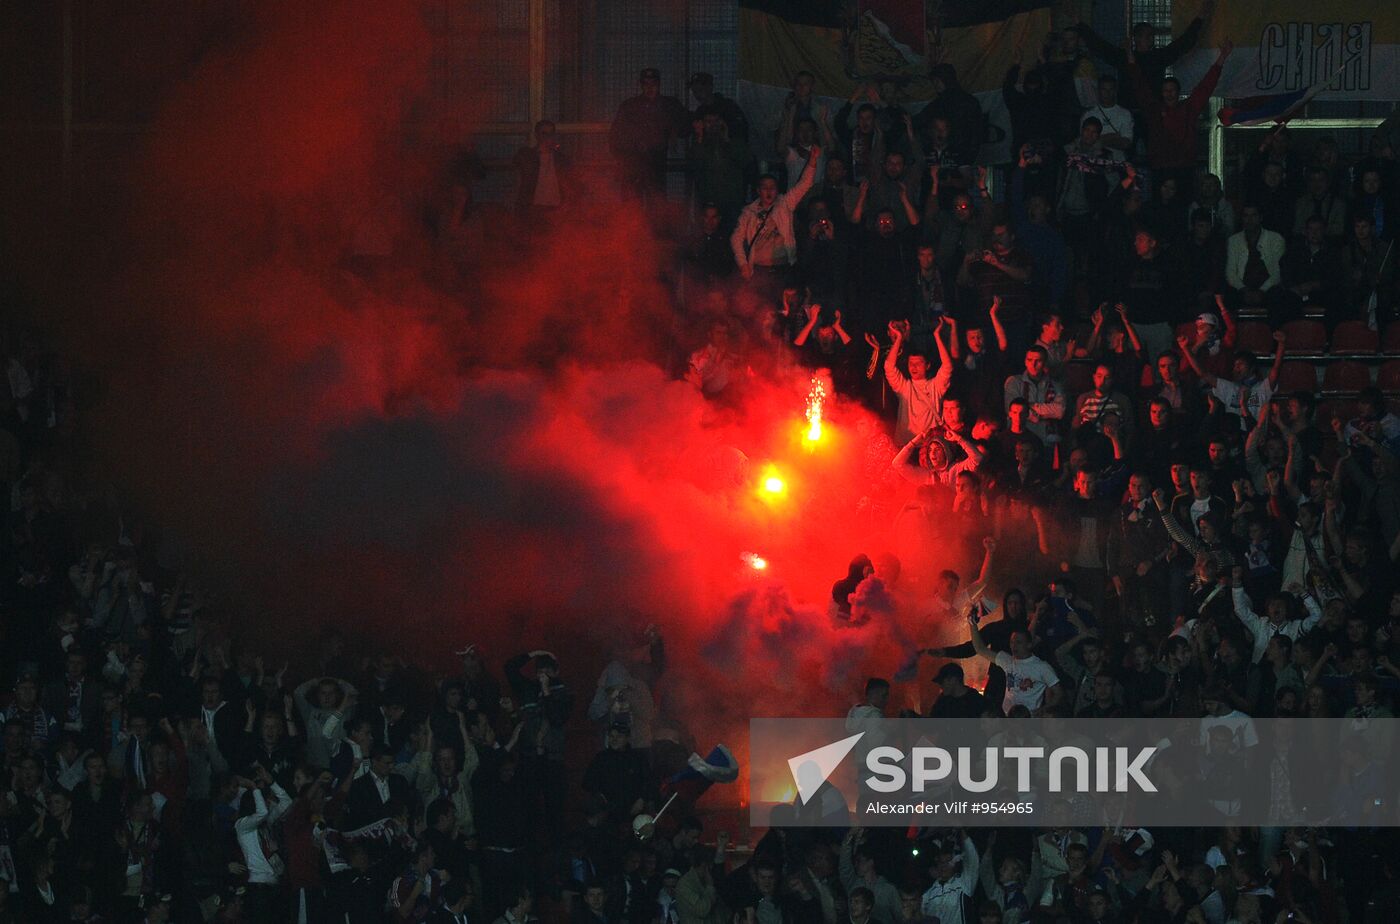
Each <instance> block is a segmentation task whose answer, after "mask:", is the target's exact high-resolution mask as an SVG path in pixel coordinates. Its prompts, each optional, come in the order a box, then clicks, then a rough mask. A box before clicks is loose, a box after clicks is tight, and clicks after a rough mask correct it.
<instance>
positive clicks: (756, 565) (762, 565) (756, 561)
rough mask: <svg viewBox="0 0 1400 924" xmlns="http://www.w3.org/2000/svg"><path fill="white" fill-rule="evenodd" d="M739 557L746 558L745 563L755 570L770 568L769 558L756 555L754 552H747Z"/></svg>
mask: <svg viewBox="0 0 1400 924" xmlns="http://www.w3.org/2000/svg"><path fill="white" fill-rule="evenodd" d="M739 557H740V558H742V559H743V560H744V564H746V565H748V566H749V567H750V568H752V569H753V570H755V571H764V570H766V569H767V568H768V559H766V558H762V557H760V556H758V555H755V554H754V553H752V552H745V553H744V554H743V555H740V556H739Z"/></svg>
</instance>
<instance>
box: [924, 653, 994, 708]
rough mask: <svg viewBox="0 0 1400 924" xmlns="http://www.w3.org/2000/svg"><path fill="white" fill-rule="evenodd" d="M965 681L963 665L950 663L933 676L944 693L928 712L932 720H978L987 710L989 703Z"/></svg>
mask: <svg viewBox="0 0 1400 924" xmlns="http://www.w3.org/2000/svg"><path fill="white" fill-rule="evenodd" d="M963 681H964V674H963V669H962V665H960V664H957V663H954V662H952V661H949V662H948V663H947V664H945V665H943V666H942V667H940V668H939V669H938V673H936V674H934V675H933V682H934V683H936V684H938V686H939V688H940V689H941V690H942V692H941V693H940V694H939V696H938V699H937V701H936V702H934V704H933V706H932V707H931V708H930V709H929V711H928V717H929V718H930V719H977V718H981V716H982V713H983V712H985V711H986V710H987V701H986V700H985V699H984V698H983V697H982V694H981V693H978V692H977V691H976V690H974V689H972V687H970V686H968V685H967V684H966V683H964V682H963Z"/></svg>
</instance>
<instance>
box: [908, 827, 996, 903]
mask: <svg viewBox="0 0 1400 924" xmlns="http://www.w3.org/2000/svg"><path fill="white" fill-rule="evenodd" d="M958 833H959V834H960V835H961V838H962V865H961V866H959V865H958V854H957V853H956V852H955V851H954V850H953V848H952V846H951V845H948V844H943V845H940V846H939V847H937V848H936V849H935V850H934V851H933V865H932V866H931V867H930V868H929V873H930V874H931V875H932V876H933V885H931V886H929V887H928V889H926V890H925V891H924V897H923V900H922V902H921V903H920V905H921V910H922V911H923V913H924V914H925V915H927V916H929V917H934V918H937V919H938V921H939V924H967V922H968V921H969V918H968V916H967V915H966V914H965V911H964V909H965V908H966V906H967V900H968V899H969V898H970V897H971V896H972V892H973V890H974V889H976V888H977V872H978V870H979V869H980V868H981V857H979V856H978V855H977V847H976V846H975V845H974V844H973V843H972V838H970V837H968V836H967V832H966V831H959V832H958Z"/></svg>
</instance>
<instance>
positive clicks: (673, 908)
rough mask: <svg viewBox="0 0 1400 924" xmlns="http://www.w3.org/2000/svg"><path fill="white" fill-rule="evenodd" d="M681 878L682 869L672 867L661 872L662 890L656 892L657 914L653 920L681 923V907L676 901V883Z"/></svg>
mask: <svg viewBox="0 0 1400 924" xmlns="http://www.w3.org/2000/svg"><path fill="white" fill-rule="evenodd" d="M680 880H681V871H680V870H678V869H676V868H674V867H670V868H668V869H667V870H666V871H665V872H663V873H662V874H661V891H659V892H658V893H657V894H656V914H655V916H654V917H653V918H652V920H660V922H661V924H680V920H681V909H680V905H679V904H678V903H677V902H676V884H677V883H678V882H680Z"/></svg>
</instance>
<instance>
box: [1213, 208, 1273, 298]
mask: <svg viewBox="0 0 1400 924" xmlns="http://www.w3.org/2000/svg"><path fill="white" fill-rule="evenodd" d="M1240 221H1241V223H1242V224H1243V229H1242V230H1240V231H1237V232H1235V233H1234V234H1232V235H1230V239H1229V241H1227V242H1226V252H1225V283H1226V285H1228V286H1229V287H1230V297H1231V298H1232V299H1233V301H1234V303H1235V305H1241V304H1244V305H1261V304H1263V302H1264V295H1265V294H1266V293H1267V292H1268V291H1269V290H1270V289H1272V288H1274V287H1275V286H1277V285H1278V284H1279V283H1280V282H1282V281H1283V271H1282V270H1281V268H1280V263H1281V261H1282V260H1283V251H1284V249H1285V247H1286V244H1285V242H1284V240H1283V235H1281V234H1279V233H1278V232H1277V231H1270V230H1269V229H1268V228H1265V227H1264V218H1263V213H1262V212H1260V211H1259V206H1257V205H1246V206H1245V207H1244V210H1243V211H1242V212H1241V213H1240Z"/></svg>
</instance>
